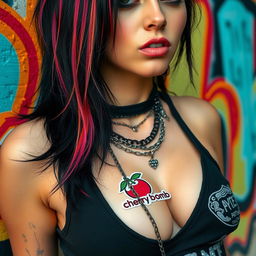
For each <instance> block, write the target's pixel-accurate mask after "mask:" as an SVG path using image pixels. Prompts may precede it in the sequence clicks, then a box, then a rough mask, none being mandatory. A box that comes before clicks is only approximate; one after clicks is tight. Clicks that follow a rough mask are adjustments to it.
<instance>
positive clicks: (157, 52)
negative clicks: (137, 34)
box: [139, 37, 171, 58]
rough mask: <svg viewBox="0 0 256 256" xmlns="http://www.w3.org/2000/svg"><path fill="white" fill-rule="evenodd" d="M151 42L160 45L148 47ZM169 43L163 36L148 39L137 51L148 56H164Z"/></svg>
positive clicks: (167, 50)
mask: <svg viewBox="0 0 256 256" xmlns="http://www.w3.org/2000/svg"><path fill="white" fill-rule="evenodd" d="M151 44H162V45H161V46H160V47H149V46H150V45H151ZM170 46H171V43H170V42H169V41H168V40H167V39H166V38H164V37H161V38H154V39H152V40H149V41H148V42H146V43H145V44H144V45H142V46H141V47H140V48H139V52H140V53H142V54H143V55H144V56H147V57H150V58H159V57H164V56H165V55H166V54H167V53H168V52H169V48H170Z"/></svg>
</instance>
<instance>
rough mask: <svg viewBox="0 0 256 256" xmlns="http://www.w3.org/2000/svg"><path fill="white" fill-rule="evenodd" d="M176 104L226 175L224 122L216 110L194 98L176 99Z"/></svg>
mask: <svg viewBox="0 0 256 256" xmlns="http://www.w3.org/2000/svg"><path fill="white" fill-rule="evenodd" d="M174 102H175V105H176V107H177V108H178V109H179V111H180V113H181V115H182V117H183V118H184V120H185V122H186V123H187V124H188V126H189V127H190V128H191V130H192V131H193V133H194V134H195V135H196V136H197V137H198V139H199V140H200V141H201V143H202V144H203V145H204V146H205V147H206V149H207V150H208V151H209V153H210V154H211V155H212V157H213V158H214V159H215V160H216V162H217V163H218V165H219V167H220V169H221V171H222V173H224V160H223V159H224V158H223V142H222V121H221V117H220V115H219V113H218V112H217V110H216V108H215V107H214V106H213V105H211V104H210V103H208V102H206V101H204V100H201V99H197V98H194V97H174Z"/></svg>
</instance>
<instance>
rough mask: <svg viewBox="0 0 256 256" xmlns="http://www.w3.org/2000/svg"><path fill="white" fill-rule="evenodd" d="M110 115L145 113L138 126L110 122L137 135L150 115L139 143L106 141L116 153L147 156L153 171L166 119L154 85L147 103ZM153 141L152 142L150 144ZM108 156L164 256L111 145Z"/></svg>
mask: <svg viewBox="0 0 256 256" xmlns="http://www.w3.org/2000/svg"><path fill="white" fill-rule="evenodd" d="M110 113H111V116H112V118H115V119H120V118H132V117H135V116H138V115H141V114H145V113H147V114H146V116H145V118H144V119H143V120H142V121H140V122H139V123H138V124H135V125H129V124H127V123H124V122H118V121H112V124H113V125H118V126H124V127H127V128H129V129H131V130H132V131H133V132H137V131H138V129H139V128H140V127H141V126H142V125H143V124H144V123H145V122H146V120H147V119H148V118H149V117H150V116H151V115H152V114H153V115H154V125H153V128H152V130H151V132H150V135H149V136H148V137H146V138H144V139H142V140H134V139H131V138H125V137H124V136H122V135H120V134H118V133H116V132H113V133H112V135H111V138H110V143H111V144H112V145H114V146H115V147H117V148H118V149H120V150H123V151H125V152H126V153H130V154H134V155H136V156H147V157H148V156H149V157H150V159H149V161H148V164H149V166H150V167H151V168H153V169H157V167H158V165H159V160H158V159H156V158H155V153H156V151H157V150H158V149H159V148H160V146H161V145H162V143H163V141H164V138H165V121H166V120H168V119H169V118H168V116H167V114H166V112H165V110H164V109H163V106H162V104H161V101H160V99H159V94H158V91H157V87H156V86H154V87H153V90H152V92H151V94H150V96H149V98H148V100H146V101H144V102H142V103H139V104H135V105H130V106H125V107H117V106H113V105H112V106H110ZM154 140H155V142H153V141H154ZM109 153H110V155H111V157H112V158H113V160H114V163H115V165H116V167H117V169H118V170H119V172H120V173H121V175H122V177H123V179H124V181H125V182H127V184H128V186H129V188H130V189H131V191H132V192H133V194H134V195H135V196H136V198H137V199H138V202H139V204H140V205H141V207H142V209H143V210H144V211H145V213H146V215H147V217H148V218H149V220H150V222H151V224H152V227H153V229H154V232H155V235H156V238H157V242H158V246H159V249H160V253H161V256H166V253H165V249H164V245H163V241H162V239H161V235H160V232H159V229H158V226H157V224H156V221H155V220H154V218H153V216H152V215H151V213H150V212H149V210H148V208H147V206H146V205H145V204H144V202H143V200H141V198H140V197H139V195H138V193H137V192H136V191H135V189H134V187H133V183H132V182H131V180H130V179H129V178H128V177H127V175H126V173H125V171H124V170H123V168H122V166H121V164H120V163H119V161H118V159H117V157H116V155H115V153H114V152H113V150H112V148H111V146H110V147H109Z"/></svg>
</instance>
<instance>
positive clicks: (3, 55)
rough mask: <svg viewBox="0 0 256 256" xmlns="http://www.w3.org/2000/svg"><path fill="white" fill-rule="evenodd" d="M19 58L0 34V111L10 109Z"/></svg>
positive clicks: (17, 73) (16, 83)
mask: <svg viewBox="0 0 256 256" xmlns="http://www.w3.org/2000/svg"><path fill="white" fill-rule="evenodd" d="M19 73H20V72H19V60H18V56H17V54H16V51H15V49H14V48H13V46H12V44H11V42H9V41H8V40H7V38H6V37H4V36H3V35H1V34H0V112H6V111H10V110H11V109H12V104H13V101H14V98H15V96H16V91H17V87H18V83H19Z"/></svg>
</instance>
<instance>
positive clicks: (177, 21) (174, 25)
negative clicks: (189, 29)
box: [168, 8, 187, 39]
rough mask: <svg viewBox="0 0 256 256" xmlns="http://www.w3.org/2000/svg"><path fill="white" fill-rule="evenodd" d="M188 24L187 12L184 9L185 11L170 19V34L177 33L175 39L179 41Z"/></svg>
mask: <svg viewBox="0 0 256 256" xmlns="http://www.w3.org/2000/svg"><path fill="white" fill-rule="evenodd" d="M186 22H187V11H186V9H185V8H184V9H183V10H181V11H179V12H177V13H175V14H173V15H172V17H170V19H169V23H168V24H169V29H170V31H171V32H170V33H175V37H176V38H177V39H179V38H180V37H181V35H182V33H183V30H184V28H185V26H186Z"/></svg>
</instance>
